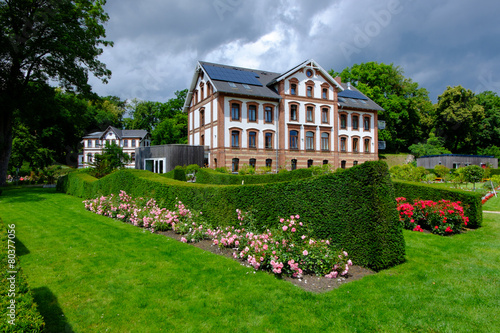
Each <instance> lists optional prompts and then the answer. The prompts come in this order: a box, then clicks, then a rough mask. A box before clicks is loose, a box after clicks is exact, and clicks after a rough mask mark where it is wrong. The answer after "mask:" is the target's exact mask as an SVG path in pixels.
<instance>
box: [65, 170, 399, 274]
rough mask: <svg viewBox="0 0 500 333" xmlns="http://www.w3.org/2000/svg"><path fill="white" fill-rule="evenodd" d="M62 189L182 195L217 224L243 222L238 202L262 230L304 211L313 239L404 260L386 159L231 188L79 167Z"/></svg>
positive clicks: (371, 259)
mask: <svg viewBox="0 0 500 333" xmlns="http://www.w3.org/2000/svg"><path fill="white" fill-rule="evenodd" d="M58 188H59V190H62V191H65V192H67V193H69V194H73V195H77V196H80V197H83V198H94V197H97V196H99V195H108V194H110V193H115V194H117V193H119V191H120V190H124V191H126V192H127V193H128V194H130V195H132V196H135V197H140V196H144V197H153V198H155V199H156V200H157V201H158V202H159V204H160V205H162V206H164V207H166V208H170V209H171V208H173V206H174V204H175V203H176V202H177V201H179V200H181V201H182V202H183V203H185V204H186V205H187V206H188V207H189V208H191V209H194V210H199V211H202V212H203V216H205V218H206V219H207V220H208V221H209V222H210V223H212V224H213V225H219V226H227V225H231V224H232V225H235V224H236V223H238V220H237V214H236V209H237V208H239V209H241V210H243V211H249V210H252V211H254V212H255V213H254V215H255V217H256V220H257V221H258V223H259V225H258V227H261V228H266V227H271V226H276V225H277V224H278V217H286V216H290V215H291V214H293V215H295V214H299V215H300V216H301V220H302V221H305V222H307V223H308V224H309V225H311V227H312V229H313V234H314V236H315V237H318V238H332V240H333V241H334V242H335V243H336V244H337V245H338V246H340V247H343V248H344V249H345V250H346V251H348V252H349V255H350V256H351V257H352V259H353V261H355V263H357V264H359V265H361V266H365V267H369V268H372V269H374V270H380V269H384V268H387V267H391V266H394V265H396V264H399V263H401V262H402V261H404V253H405V244H404V238H403V233H402V227H401V225H400V223H399V221H398V215H397V211H396V201H395V200H394V198H395V194H394V188H393V185H392V182H391V181H390V178H389V173H388V170H387V164H385V163H384V162H366V163H363V164H361V165H359V166H356V167H353V168H350V169H348V170H342V169H341V170H339V171H337V172H335V173H333V174H326V175H321V176H318V177H313V178H308V179H301V180H294V181H289V182H276V183H269V184H255V185H247V183H245V185H241V184H240V185H225V186H221V185H205V184H198V183H185V182H179V181H176V180H172V179H168V178H165V177H161V176H159V175H156V174H154V173H151V172H148V171H143V170H120V171H118V172H115V173H113V174H111V175H108V176H106V177H104V178H102V179H100V180H96V179H91V178H89V177H88V176H86V175H84V174H82V173H80V172H75V173H72V174H69V175H68V176H67V177H66V179H64V180H61V181H60V183H59V184H58Z"/></svg>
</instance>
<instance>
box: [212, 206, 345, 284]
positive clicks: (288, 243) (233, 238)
mask: <svg viewBox="0 0 500 333" xmlns="http://www.w3.org/2000/svg"><path fill="white" fill-rule="evenodd" d="M237 213H238V217H239V220H240V221H241V222H240V226H241V228H235V227H227V228H225V229H220V228H217V229H215V230H210V231H209V232H210V235H211V237H212V238H213V242H214V244H215V245H218V246H220V247H227V248H232V249H233V250H234V252H233V257H234V258H235V259H242V260H246V261H247V262H248V263H249V264H250V265H252V266H253V267H254V269H256V270H258V269H262V270H268V271H272V272H273V273H274V274H276V275H288V276H293V277H301V276H302V275H304V274H315V275H318V276H325V277H328V278H335V277H337V276H346V275H347V274H348V272H349V266H350V265H352V261H351V260H349V259H348V254H347V252H345V251H342V250H336V249H335V248H334V247H333V246H331V243H330V241H329V240H315V239H313V238H311V237H310V236H309V231H308V230H307V228H306V226H305V225H304V223H302V222H299V219H300V216H299V215H295V216H294V215H292V216H290V217H289V218H287V219H284V218H281V219H280V227H279V228H276V229H273V230H269V229H268V230H266V232H264V233H254V232H252V231H250V230H247V229H246V228H245V225H244V224H245V223H244V221H245V217H243V215H242V213H241V211H240V212H238V211H237ZM241 217H243V218H241Z"/></svg>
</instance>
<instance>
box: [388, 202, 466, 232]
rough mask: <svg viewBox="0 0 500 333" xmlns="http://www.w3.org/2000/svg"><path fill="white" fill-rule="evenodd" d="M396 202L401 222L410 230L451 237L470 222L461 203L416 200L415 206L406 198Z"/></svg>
mask: <svg viewBox="0 0 500 333" xmlns="http://www.w3.org/2000/svg"><path fill="white" fill-rule="evenodd" d="M396 201H397V203H398V206H397V209H398V211H399V220H400V221H401V223H402V224H403V227H404V228H405V229H408V230H413V231H420V232H422V231H423V229H427V230H429V231H431V232H432V233H434V234H438V235H449V234H455V233H458V232H460V230H461V229H462V227H464V226H467V222H469V218H468V217H467V216H465V215H464V209H463V207H462V206H461V205H460V204H461V203H460V201H457V202H451V201H448V200H440V201H438V202H435V201H432V200H415V201H414V202H413V204H410V203H408V202H406V199H405V198H397V199H396Z"/></svg>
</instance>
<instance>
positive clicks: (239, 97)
mask: <svg viewBox="0 0 500 333" xmlns="http://www.w3.org/2000/svg"><path fill="white" fill-rule="evenodd" d="M381 110H383V109H382V108H381V107H380V106H378V105H377V104H376V103H375V102H373V101H372V100H370V99H369V98H367V97H366V96H365V95H363V94H362V93H360V92H359V91H358V90H357V89H356V88H354V87H352V86H350V85H349V84H343V83H341V81H340V78H335V79H334V78H332V77H331V76H330V75H329V74H328V73H327V72H326V71H325V70H324V69H323V68H322V67H321V66H320V65H319V64H318V63H316V62H315V61H314V60H312V59H311V60H307V61H305V62H303V63H301V64H299V65H298V66H296V67H294V68H292V69H290V70H289V71H287V72H285V73H274V72H267V71H263V70H257V69H247V68H240V67H234V66H227V65H221V64H213V63H208V62H202V61H199V62H198V64H197V66H196V69H195V72H194V75H193V79H192V83H191V87H190V89H189V92H188V96H187V98H186V103H185V105H184V112H187V113H188V116H189V117H188V143H189V144H190V145H202V146H205V163H206V164H208V165H209V166H210V167H212V168H216V167H230V168H231V169H232V170H233V171H237V170H238V168H239V167H240V166H241V165H243V164H248V165H252V166H254V167H256V168H258V167H260V166H270V167H271V168H272V169H273V170H278V169H279V168H287V169H289V170H290V169H291V170H293V169H296V168H305V167H310V166H312V165H321V164H331V165H333V166H335V167H337V168H338V167H341V168H346V167H349V166H353V165H356V164H358V163H362V162H365V161H369V160H377V159H378V132H377V120H378V114H377V112H378V111H381Z"/></svg>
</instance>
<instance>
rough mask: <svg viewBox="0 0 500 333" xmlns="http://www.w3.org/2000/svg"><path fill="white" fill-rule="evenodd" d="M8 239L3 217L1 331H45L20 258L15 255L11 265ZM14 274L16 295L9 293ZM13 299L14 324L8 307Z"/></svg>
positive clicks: (0, 242)
mask: <svg viewBox="0 0 500 333" xmlns="http://www.w3.org/2000/svg"><path fill="white" fill-rule="evenodd" d="M14 230H15V229H14ZM8 239H9V238H8V232H7V227H6V225H5V224H4V222H3V221H2V219H0V246H1V248H0V270H1V286H0V316H1V318H2V320H1V321H0V332H43V331H44V328H45V322H44V321H43V317H42V315H41V314H40V312H39V311H38V308H37V305H36V303H35V300H34V299H33V294H32V291H31V289H30V287H29V285H28V282H27V281H26V276H25V275H24V272H23V270H22V268H21V266H20V265H19V258H18V257H17V256H16V257H15V264H14V265H15V266H14V267H11V266H10V265H9V262H8V260H9V256H8V254H9V252H8V251H9V247H8ZM14 241H15V239H14ZM11 245H12V243H11ZM13 245H14V246H15V245H16V244H15V243H13ZM11 249H12V248H11ZM11 271H14V272H17V273H15V274H12V273H10V272H11ZM12 275H15V283H14V285H15V297H11V296H13V295H9V294H10V293H12V292H11V291H10V290H11V288H10V286H11V281H12V280H8V278H10V277H12ZM11 299H14V300H15V310H16V311H15V319H14V324H13V325H12V324H10V323H9V322H8V321H9V320H11V319H12V317H9V316H8V315H9V314H10V309H9V308H8V307H9V306H11Z"/></svg>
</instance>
